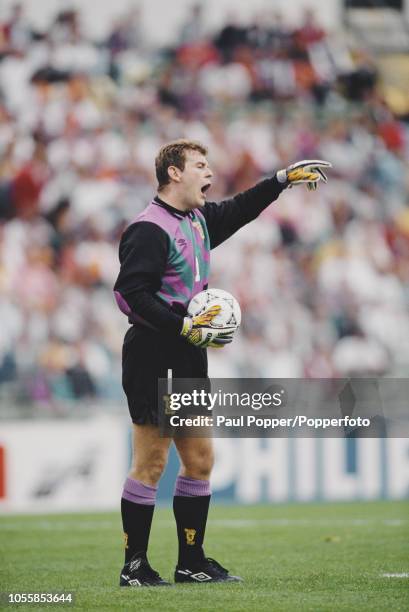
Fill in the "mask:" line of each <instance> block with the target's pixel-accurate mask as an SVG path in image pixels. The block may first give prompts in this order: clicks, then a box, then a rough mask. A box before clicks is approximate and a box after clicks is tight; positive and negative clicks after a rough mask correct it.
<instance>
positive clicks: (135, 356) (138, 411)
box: [122, 325, 207, 425]
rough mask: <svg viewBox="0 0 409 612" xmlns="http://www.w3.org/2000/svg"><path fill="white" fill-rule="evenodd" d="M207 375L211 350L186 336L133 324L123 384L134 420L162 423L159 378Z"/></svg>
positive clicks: (127, 339) (125, 354) (127, 340)
mask: <svg viewBox="0 0 409 612" xmlns="http://www.w3.org/2000/svg"><path fill="white" fill-rule="evenodd" d="M168 370H172V378H195V379H198V378H199V379H202V378H207V352H206V350H205V349H201V348H197V347H196V346H193V345H192V344H189V342H187V341H186V340H185V339H184V338H181V337H178V336H176V337H175V336H174V335H172V336H170V335H163V334H159V333H158V332H155V331H153V330H150V329H148V328H145V327H142V326H138V325H133V326H132V327H130V328H129V329H128V331H127V333H126V334H125V338H124V345H123V349H122V386H123V388H124V391H125V394H126V397H127V399H128V407H129V412H130V415H131V419H132V422H133V423H135V424H136V425H144V424H147V423H150V424H153V425H158V378H167V377H168Z"/></svg>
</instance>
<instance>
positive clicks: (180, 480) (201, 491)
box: [174, 476, 212, 497]
mask: <svg viewBox="0 0 409 612" xmlns="http://www.w3.org/2000/svg"><path fill="white" fill-rule="evenodd" d="M174 494H175V495H180V496H181V497H201V496H202V495H211V494H212V492H211V489H210V482H209V481H208V480H197V479H196V478H189V477H188V476H178V477H177V479H176V483H175V493H174Z"/></svg>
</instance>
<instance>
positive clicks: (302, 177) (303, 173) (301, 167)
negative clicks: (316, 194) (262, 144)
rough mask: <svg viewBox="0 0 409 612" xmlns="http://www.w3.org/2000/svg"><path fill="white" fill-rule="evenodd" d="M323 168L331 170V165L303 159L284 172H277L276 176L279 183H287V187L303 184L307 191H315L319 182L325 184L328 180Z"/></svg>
mask: <svg viewBox="0 0 409 612" xmlns="http://www.w3.org/2000/svg"><path fill="white" fill-rule="evenodd" d="M324 168H325V169H327V168H332V164H331V163H330V162H327V161H324V160H323V159H303V160H302V161H299V162H296V163H295V164H291V166H288V168H285V169H284V170H278V172H277V174H276V176H277V180H278V182H279V183H287V185H289V187H292V186H293V185H303V184H305V185H307V189H309V190H310V191H315V190H316V189H317V187H318V183H319V181H324V183H326V182H327V180H328V179H327V177H326V174H325V172H324V170H323V169H324Z"/></svg>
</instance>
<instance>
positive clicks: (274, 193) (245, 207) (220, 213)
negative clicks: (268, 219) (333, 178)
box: [202, 159, 331, 249]
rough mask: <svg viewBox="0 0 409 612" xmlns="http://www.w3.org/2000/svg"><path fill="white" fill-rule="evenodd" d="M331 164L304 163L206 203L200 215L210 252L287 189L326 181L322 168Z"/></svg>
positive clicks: (301, 162)
mask: <svg viewBox="0 0 409 612" xmlns="http://www.w3.org/2000/svg"><path fill="white" fill-rule="evenodd" d="M330 167H331V164H330V163H329V162H326V161H323V160H320V159H318V160H303V161H300V162H297V163H295V164H292V165H291V166H289V167H288V168H285V169H283V170H279V171H278V172H277V173H276V174H275V175H274V176H273V177H272V178H269V179H265V180H264V181H261V182H260V183H257V185H255V186H254V187H251V189H248V190H247V191H243V192H242V193H239V194H238V195H236V196H234V197H233V198H231V199H228V200H223V202H220V204H216V202H206V204H205V206H204V207H203V209H202V213H203V215H204V217H205V219H206V224H207V229H208V232H209V236H210V246H211V248H212V249H214V248H215V247H217V246H219V244H221V243H222V242H224V241H225V240H227V239H228V238H230V236H232V235H233V234H234V233H235V232H237V230H239V229H240V228H241V227H243V226H244V225H246V224H247V223H250V221H253V219H256V218H257V217H258V216H259V214H260V213H261V212H262V211H263V210H264V209H265V208H267V206H269V205H270V204H271V203H272V202H274V201H275V200H277V198H278V197H279V195H280V193H281V192H282V191H283V190H284V189H285V188H286V187H288V186H290V187H291V186H292V185H300V184H306V185H307V188H308V189H310V190H314V189H316V188H317V185H318V182H319V181H320V180H321V181H324V182H326V181H327V177H326V176H325V173H324V171H323V168H330Z"/></svg>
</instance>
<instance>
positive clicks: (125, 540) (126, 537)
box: [124, 533, 129, 549]
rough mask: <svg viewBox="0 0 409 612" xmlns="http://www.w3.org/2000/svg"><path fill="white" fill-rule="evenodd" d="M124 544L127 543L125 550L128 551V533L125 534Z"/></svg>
mask: <svg viewBox="0 0 409 612" xmlns="http://www.w3.org/2000/svg"><path fill="white" fill-rule="evenodd" d="M124 542H125V548H127V549H128V548H129V546H128V534H127V533H124Z"/></svg>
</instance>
